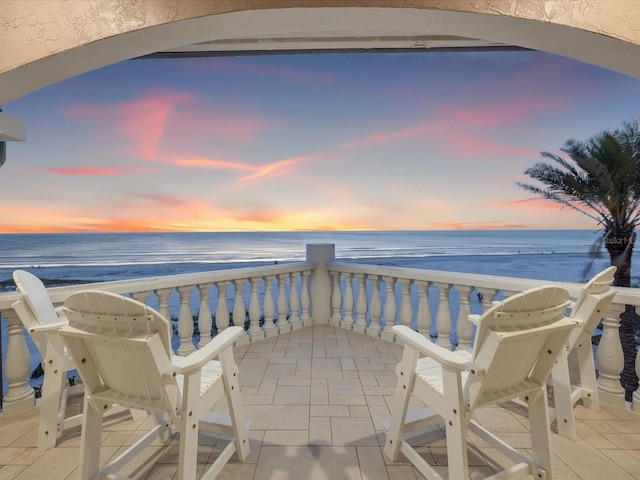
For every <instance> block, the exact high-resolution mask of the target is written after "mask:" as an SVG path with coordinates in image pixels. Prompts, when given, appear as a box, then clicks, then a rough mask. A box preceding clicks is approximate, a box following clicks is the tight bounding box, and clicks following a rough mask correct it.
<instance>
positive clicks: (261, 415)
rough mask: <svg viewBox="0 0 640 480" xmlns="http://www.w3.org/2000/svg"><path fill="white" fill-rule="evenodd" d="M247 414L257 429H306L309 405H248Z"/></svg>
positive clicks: (253, 426) (252, 425) (252, 426)
mask: <svg viewBox="0 0 640 480" xmlns="http://www.w3.org/2000/svg"><path fill="white" fill-rule="evenodd" d="M245 411H246V413H245V415H246V416H247V417H248V418H251V419H252V420H253V423H252V424H251V428H255V429H256V430H280V429H282V430H306V429H308V428H309V405H247V406H246V408H245Z"/></svg>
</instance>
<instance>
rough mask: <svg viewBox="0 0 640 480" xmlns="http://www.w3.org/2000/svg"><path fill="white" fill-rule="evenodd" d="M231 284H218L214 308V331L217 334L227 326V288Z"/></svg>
mask: <svg viewBox="0 0 640 480" xmlns="http://www.w3.org/2000/svg"><path fill="white" fill-rule="evenodd" d="M229 285H231V282H227V281H224V282H218V283H216V288H217V289H218V305H217V306H216V329H217V330H218V333H220V332H221V331H223V330H224V329H225V328H227V327H228V326H229V306H228V305H227V288H228V287H229Z"/></svg>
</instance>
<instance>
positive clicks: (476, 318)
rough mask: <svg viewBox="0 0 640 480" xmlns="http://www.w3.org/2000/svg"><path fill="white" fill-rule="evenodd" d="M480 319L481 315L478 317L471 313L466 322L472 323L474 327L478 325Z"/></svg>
mask: <svg viewBox="0 0 640 480" xmlns="http://www.w3.org/2000/svg"><path fill="white" fill-rule="evenodd" d="M480 317H481V315H478V314H476V313H472V314H471V315H469V316H468V317H467V318H468V320H469V321H470V322H471V323H473V324H474V325H478V323H480Z"/></svg>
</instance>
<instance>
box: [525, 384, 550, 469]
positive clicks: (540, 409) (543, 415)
mask: <svg viewBox="0 0 640 480" xmlns="http://www.w3.org/2000/svg"><path fill="white" fill-rule="evenodd" d="M529 430H530V431H531V449H532V457H533V463H534V465H532V467H533V468H534V469H542V470H544V471H545V472H546V474H547V476H546V478H547V479H552V478H553V472H552V463H553V457H552V454H551V427H550V426H549V405H548V403H547V388H546V387H545V386H543V387H542V392H541V393H540V395H537V397H536V398H535V399H533V401H531V402H530V403H529ZM532 473H533V474H534V475H536V474H537V472H532Z"/></svg>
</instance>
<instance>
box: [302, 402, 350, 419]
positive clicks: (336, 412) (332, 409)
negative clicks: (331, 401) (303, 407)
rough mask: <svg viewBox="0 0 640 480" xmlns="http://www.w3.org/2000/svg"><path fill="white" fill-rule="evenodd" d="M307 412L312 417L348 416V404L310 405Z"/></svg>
mask: <svg viewBox="0 0 640 480" xmlns="http://www.w3.org/2000/svg"><path fill="white" fill-rule="evenodd" d="M309 414H310V415H311V416H312V417H348V416H350V414H349V406H348V405H311V407H310V410H309Z"/></svg>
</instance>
